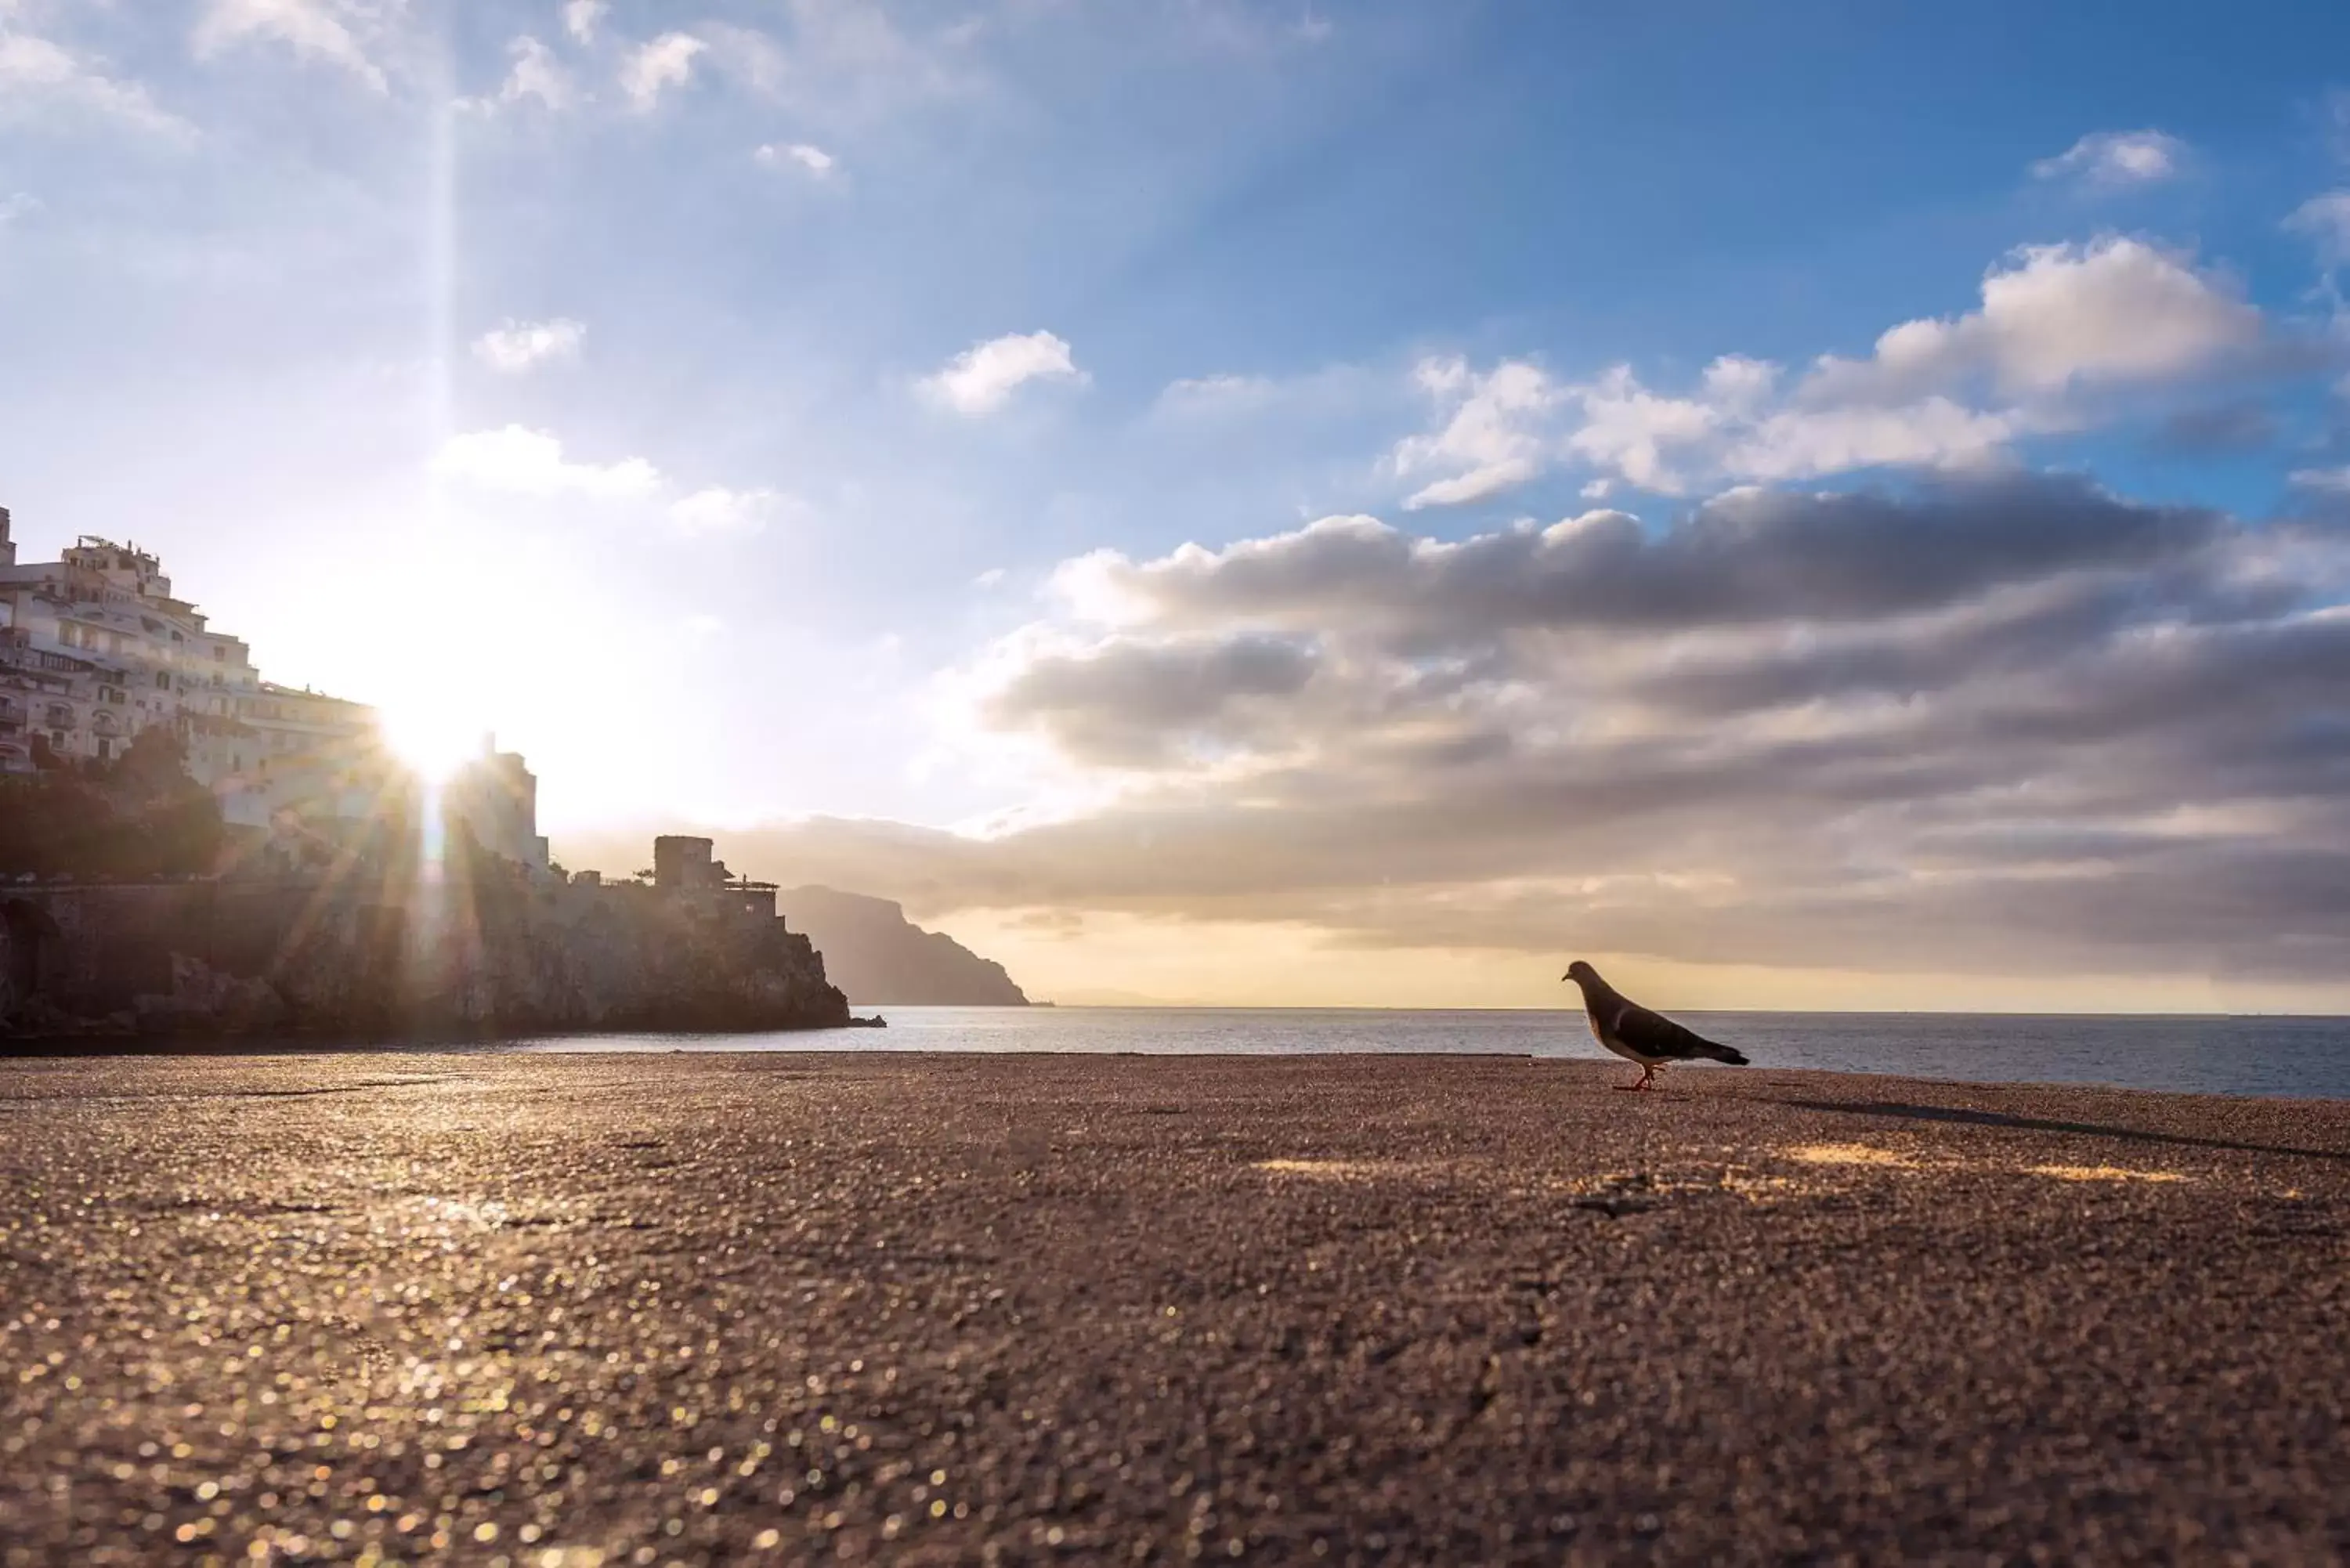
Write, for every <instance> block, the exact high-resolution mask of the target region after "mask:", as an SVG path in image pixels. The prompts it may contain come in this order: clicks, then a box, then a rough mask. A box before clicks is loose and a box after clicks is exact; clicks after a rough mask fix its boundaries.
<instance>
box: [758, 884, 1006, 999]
mask: <svg viewBox="0 0 2350 1568" xmlns="http://www.w3.org/2000/svg"><path fill="white" fill-rule="evenodd" d="M775 909H776V912H777V913H778V914H781V915H782V916H783V917H784V918H785V920H787V921H788V922H790V924H791V926H792V927H793V929H795V930H800V931H805V932H806V934H807V936H808V938H809V940H812V941H813V942H815V943H816V948H817V950H819V951H821V952H822V953H823V954H824V963H825V972H826V973H827V975H828V976H829V977H830V979H831V981H832V983H833V984H835V985H837V986H838V987H840V989H841V990H842V991H844V992H847V995H848V999H849V1001H851V1002H855V1003H857V1004H858V1005H859V1006H866V1007H877V1006H883V1005H889V1006H898V1007H1025V1006H1027V1005H1028V1004H1029V1003H1028V998H1027V996H1026V994H1025V993H1024V992H1022V991H1021V989H1020V987H1019V986H1017V985H1015V984H1014V983H1013V980H1012V976H1011V975H1010V974H1008V973H1006V972H1005V971H1004V968H1003V965H1002V964H1000V963H997V962H995V961H993V960H992V959H983V958H982V957H980V956H979V955H978V954H977V953H975V952H972V950H970V949H969V948H966V947H964V946H963V945H962V943H961V942H959V941H956V940H954V939H953V938H952V937H950V936H947V935H945V934H944V933H942V932H939V931H926V930H924V929H921V928H920V926H917V925H915V924H914V923H913V922H911V921H910V920H909V919H906V911H905V909H904V908H903V907H902V906H900V905H899V904H896V903H893V902H891V901H890V900H889V899H887V898H868V897H866V896H865V895H863V894H861V893H843V892H841V891H839V890H838V889H837V888H816V887H809V888H788V889H785V891H782V892H779V893H777V894H776V895H775Z"/></svg>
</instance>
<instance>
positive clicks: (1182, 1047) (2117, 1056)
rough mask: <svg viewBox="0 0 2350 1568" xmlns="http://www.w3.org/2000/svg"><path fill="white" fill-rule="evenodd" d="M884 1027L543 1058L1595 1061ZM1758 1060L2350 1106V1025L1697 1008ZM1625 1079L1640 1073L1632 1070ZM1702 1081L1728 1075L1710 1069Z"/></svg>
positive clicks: (661, 1040) (1505, 1043)
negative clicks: (1074, 1056) (1078, 1055)
mask: <svg viewBox="0 0 2350 1568" xmlns="http://www.w3.org/2000/svg"><path fill="white" fill-rule="evenodd" d="M880 1012H882V1013H883V1014H884V1016H886V1017H887V1018H888V1019H889V1028H887V1029H843V1030H837V1031H836V1030H828V1031H824V1032H821V1033H792V1034H724V1035H709V1034H631V1035H579V1036H571V1037H564V1038H559V1039H547V1040H538V1041H532V1042H528V1043H527V1044H525V1045H523V1046H522V1047H520V1048H521V1049H524V1050H531V1051H811V1050H815V1051H1085V1052H1120V1051H1126V1052H1147V1053H1159V1054H1236V1055H1291V1054H1316V1053H1323V1052H1333V1051H1373V1052H1419V1051H1445V1052H1461V1053H1470V1054H1494V1055H1510V1056H1527V1055H1532V1056H1588V1057H1597V1058H1600V1059H1602V1060H1611V1061H1612V1060H1613V1058H1612V1057H1608V1056H1607V1054H1606V1053H1605V1052H1603V1051H1601V1050H1600V1048H1599V1047H1598V1045H1597V1044H1595V1043H1594V1042H1593V1040H1592V1038H1591V1035H1590V1033H1589V1032H1588V1031H1587V1030H1586V1028H1585V1026H1584V1022H1583V1014H1582V1013H1581V1012H1375V1011H1368V1010H1365V1011H1355V1010H1347V1009H1326V1010H1325V1009H1308V1008H1298V1009H1273V1008H1266V1009H1252V1008H1174V1007H1031V1008H993V1007H889V1008H883V1009H880ZM1679 1016H1680V1017H1682V1018H1683V1019H1685V1020H1686V1021H1687V1022H1688V1023H1690V1024H1691V1025H1692V1026H1693V1027H1695V1028H1696V1029H1698V1030H1699V1031H1700V1033H1704V1034H1707V1035H1709V1036H1711V1037H1712V1038H1713V1039H1716V1040H1720V1041H1721V1042H1723V1043H1724V1044H1731V1045H1736V1046H1738V1047H1739V1048H1740V1049H1742V1050H1743V1051H1744V1052H1745V1053H1746V1054H1748V1055H1749V1056H1751V1057H1752V1058H1753V1059H1754V1062H1755V1064H1757V1065H1758V1066H1766V1067H1822V1068H1827V1069H1830V1070H1833V1071H1835V1072H1840V1073H1893V1074H1898V1075H1904V1076H1909V1077H1919V1078H1960V1079H1969V1080H1973V1081H1977V1082H1989V1083H2061V1084H2116V1085H2123V1086H2125V1087H2128V1088H2137V1089H2180V1090H2190V1091H2197V1092H2201V1093H2209V1094H2227V1095H2308V1096H2325V1097H2330V1098H2350V1018H2266V1017H2263V1018H2114V1017H2087V1016H2070V1017H2031V1016H2019V1015H2014V1014H1966V1013H1924V1012H1866V1013H1864V1012H1812V1013H1805V1012H1688V1013H1682V1014H1680V1015H1679ZM1627 1070H1628V1069H1627ZM1694 1070H1697V1071H1706V1072H1711V1071H1717V1070H1718V1069H1714V1068H1711V1067H1707V1068H1700V1069H1694Z"/></svg>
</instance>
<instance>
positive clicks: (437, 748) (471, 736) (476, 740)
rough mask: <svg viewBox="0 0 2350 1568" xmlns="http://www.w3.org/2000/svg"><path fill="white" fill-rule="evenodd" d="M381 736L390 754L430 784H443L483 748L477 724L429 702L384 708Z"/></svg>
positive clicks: (481, 751)
mask: <svg viewBox="0 0 2350 1568" xmlns="http://www.w3.org/2000/svg"><path fill="white" fill-rule="evenodd" d="M383 736H384V740H385V742H386V743H388V744H389V745H390V747H391V750H392V753H393V754H394V755H396V756H398V757H399V758H400V761H401V762H403V763H407V764H408V765H409V766H410V767H411V768H413V769H414V770H416V773H417V774H418V776H419V777H421V778H422V779H423V780H424V782H425V783H427V784H445V783H447V782H448V781H449V779H450V778H451V777H452V776H453V775H454V774H456V773H457V771H458V770H459V769H460V768H463V766H464V765H465V764H466V763H470V762H472V761H473V760H474V759H475V758H476V757H479V756H481V755H482V754H483V752H484V749H485V746H484V738H483V732H482V730H481V728H480V726H478V725H475V724H472V723H469V722H466V720H465V719H464V718H463V716H461V715H459V714H456V713H454V712H452V711H450V710H449V709H448V708H446V707H439V706H434V705H432V704H430V703H419V704H414V705H402V706H400V707H394V708H389V709H386V710H385V711H384V714H383Z"/></svg>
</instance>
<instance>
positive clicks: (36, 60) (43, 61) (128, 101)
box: [0, 32, 195, 140]
mask: <svg viewBox="0 0 2350 1568" xmlns="http://www.w3.org/2000/svg"><path fill="white" fill-rule="evenodd" d="M60 112H63V113H68V114H88V115H94V116H97V117H99V118H101V119H112V120H118V121H120V122H121V123H123V124H125V125H130V126H134V127H136V128H137V129H139V130H144V131H148V132H151V133H153V134H156V135H160V136H165V137H169V138H172V139H175V140H187V139H191V138H192V137H193V136H194V135H195V129H194V127H192V126H191V125H189V124H188V122H187V121H185V120H183V119H180V118H179V117H178V116H177V115H173V114H171V113H168V112H166V111H165V110H163V109H160V108H158V107H157V106H156V103H155V100H154V99H152V98H151V97H149V96H148V92H147V89H146V88H144V87H142V86H140V84H139V83H137V82H133V81H124V80H122V79H120V78H115V77H111V76H109V75H107V74H106V72H105V71H103V70H101V69H99V67H98V66H97V65H95V64H94V63H93V62H91V61H89V60H87V59H85V58H83V57H81V56H79V55H77V54H75V53H74V52H73V51H72V50H70V49H68V48H66V47H63V46H62V45H59V44H55V43H52V42H50V41H49V40H48V39H47V38H41V37H36V36H33V35H32V34H30V33H13V32H12V33H5V34H0V121H11V120H14V121H22V122H25V123H31V124H36V125H39V124H46V123H48V122H49V121H50V120H51V119H52V117H53V116H55V115H57V114H58V113H60Z"/></svg>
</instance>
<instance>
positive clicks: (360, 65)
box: [195, 0, 390, 92]
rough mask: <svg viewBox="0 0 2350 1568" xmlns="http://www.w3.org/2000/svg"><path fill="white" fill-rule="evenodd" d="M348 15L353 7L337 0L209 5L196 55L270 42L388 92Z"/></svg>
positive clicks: (219, 0)
mask: <svg viewBox="0 0 2350 1568" xmlns="http://www.w3.org/2000/svg"><path fill="white" fill-rule="evenodd" d="M349 15H350V10H349V7H348V5H343V4H338V3H337V0H211V5H209V6H208V7H207V8H206V9H205V12H204V15H203V20H202V21H200V22H198V23H197V24H196V38H195V47H196V54H197V56H198V57H200V58H209V57H212V56H213V55H217V54H219V53H220V52H221V51H222V50H224V49H225V48H227V47H230V46H232V45H234V44H241V43H244V42H247V41H249V40H254V39H267V40H272V41H275V42H276V43H280V44H284V45H285V46H286V47H288V48H290V49H292V50H293V51H294V52H295V53H296V54H297V55H306V56H309V57H315V58H317V59H321V60H324V61H326V62H328V64H330V65H336V66H339V67H342V68H343V69H345V70H347V71H348V72H350V73H351V74H352V75H353V76H355V77H357V78H359V80H361V81H362V82H365V83H366V84H367V85H368V86H369V88H372V89H373V90H374V91H377V92H388V91H390V82H389V81H388V80H387V79H386V78H385V77H384V74H383V70H382V67H379V66H378V65H377V64H376V63H375V62H374V61H373V60H371V59H369V57H368V53H367V50H366V48H365V47H362V46H361V44H360V42H359V35H358V34H357V33H356V32H354V31H353V29H352V26H351V25H350V21H349V20H348V19H347V18H348V16H349Z"/></svg>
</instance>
